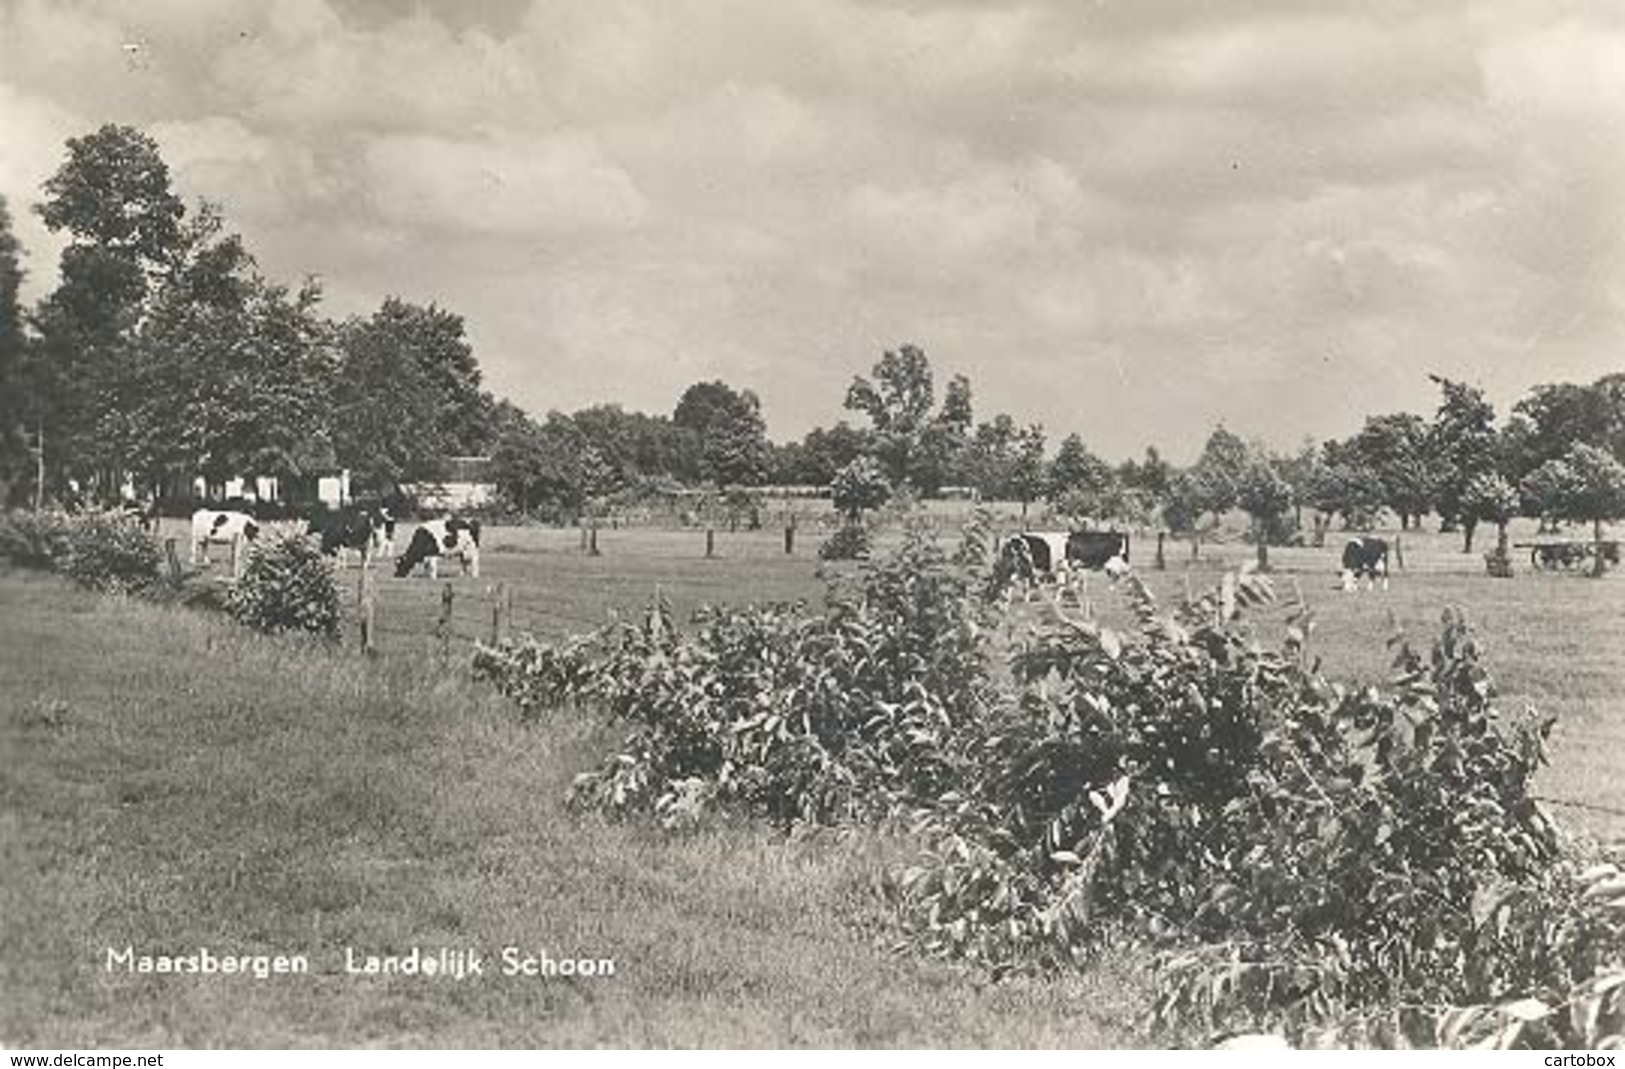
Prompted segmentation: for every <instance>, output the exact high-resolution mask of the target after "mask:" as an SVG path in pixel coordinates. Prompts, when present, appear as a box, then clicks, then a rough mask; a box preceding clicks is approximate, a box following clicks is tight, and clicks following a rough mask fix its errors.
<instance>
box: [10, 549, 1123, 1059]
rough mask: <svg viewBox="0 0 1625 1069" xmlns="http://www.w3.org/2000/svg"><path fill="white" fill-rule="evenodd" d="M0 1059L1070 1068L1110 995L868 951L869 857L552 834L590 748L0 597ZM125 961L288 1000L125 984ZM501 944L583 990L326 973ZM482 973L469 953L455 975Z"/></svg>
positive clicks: (574, 729)
mask: <svg viewBox="0 0 1625 1069" xmlns="http://www.w3.org/2000/svg"><path fill="white" fill-rule="evenodd" d="M0 605H3V611H0V710H3V714H4V715H3V717H0V755H3V758H0V874H3V875H0V1042H3V1043H4V1044H5V1045H7V1046H13V1047H16V1046H32V1047H85V1046H133V1047H149V1046H156V1047H192V1046H211V1045H228V1046H256V1047H258V1046H279V1045H306V1044H308V1045H324V1046H326V1045H338V1046H350V1045H375V1044H382V1045H402V1046H417V1045H429V1046H442V1045H443V1046H486V1045H504V1046H573V1045H632V1046H646V1045H660V1046H665V1045H676V1046H757V1045H774V1046H779V1045H818V1046H876V1045H879V1046H887V1045H904V1046H922V1045H923V1046H934V1045H942V1044H946V1045H951V1046H959V1045H1001V1046H1005V1045H1015V1046H1029V1045H1040V1046H1043V1045H1064V1046H1085V1047H1087V1046H1100V1045H1117V1044H1121V1043H1126V1042H1132V1041H1133V1035H1132V1033H1131V1031H1130V1028H1129V1024H1128V1023H1129V1021H1130V1020H1131V1019H1132V1017H1133V1015H1134V1014H1135V1013H1136V1012H1137V1011H1138V1008H1139V1005H1140V1002H1139V1000H1138V999H1136V998H1135V997H1134V994H1133V978H1132V976H1131V975H1130V974H1129V973H1128V972H1127V971H1126V970H1125V971H1114V970H1107V971H1106V972H1104V973H1101V974H1097V975H1093V976H1090V977H1085V978H1080V979H1077V980H1073V981H1069V982H1067V983H1064V984H1058V985H1045V984H1037V983H1028V982H1022V983H1005V984H999V985H995V986H986V985H984V984H983V983H981V982H980V981H979V980H977V979H975V978H973V977H971V976H969V975H967V974H965V973H963V972H961V971H959V970H956V969H953V968H949V967H945V966H939V965H933V964H930V963H924V962H920V961H916V960H912V959H908V958H902V957H898V956H895V955H893V954H891V953H889V952H887V951H885V950H883V949H881V948H879V947H878V946H877V943H876V940H877V938H879V937H880V933H879V930H878V929H877V924H876V922H877V917H876V915H875V913H874V907H873V904H872V898H871V896H870V893H869V892H868V890H867V889H866V883H865V881H866V880H867V879H869V876H870V874H871V873H872V872H873V871H874V864H873V861H872V856H873V854H874V852H875V851H878V850H883V849H885V844H883V843H879V842H876V841H873V840H868V839H865V838H862V837H851V838H846V839H841V840H833V839H832V840H829V841H815V842H810V843H808V842H799V843H787V842H783V841H779V840H776V839H774V838H773V837H771V836H769V835H768V834H766V833H764V832H760V831H757V830H752V829H748V828H743V829H731V830H722V831H717V832H712V833H708V834H705V835H700V836H696V837H689V838H681V839H668V838H664V837H661V836H657V835H654V834H652V833H649V832H646V831H643V830H640V829H638V828H636V827H618V826H609V825H605V824H602V823H599V822H597V821H594V820H580V819H577V818H575V817H573V816H570V815H568V814H566V813H564V812H563V811H562V810H561V806H560V799H561V797H562V796H563V794H564V792H565V789H566V787H567V785H568V782H569V780H570V778H571V776H573V775H574V774H575V773H577V772H579V771H581V770H583V769H584V768H585V767H587V766H588V765H590V764H592V763H595V761H596V759H597V756H598V755H599V754H600V753H601V752H602V748H603V746H604V745H605V740H604V739H603V738H601V737H598V736H595V734H594V731H593V730H592V729H591V728H590V727H587V726H584V725H583V724H582V723H581V722H579V721H578V720H576V719H574V718H565V719H561V720H559V721H555V722H550V723H548V724H545V725H543V726H540V727H538V728H536V729H522V728H520V727H518V726H517V725H516V724H515V723H514V722H513V718H512V716H511V714H510V712H509V710H508V709H506V708H505V707H504V706H503V705H502V704H501V703H500V702H499V701H497V700H496V699H494V698H492V697H489V696H487V695H485V694H484V693H482V692H481V691H479V690H477V689H475V688H473V687H472V686H470V685H469V684H467V683H465V682H463V681H461V680H460V679H458V678H456V677H455V676H454V675H448V674H443V673H441V672H440V671H438V670H437V669H436V667H435V666H434V665H433V664H432V663H428V662H419V661H414V660H412V659H410V658H405V657H395V658H381V659H379V660H377V661H375V662H370V663H369V662H365V661H363V660H362V659H361V658H360V657H358V656H356V655H355V654H354V653H353V652H352V651H347V650H345V651H331V650H323V649H320V648H313V647H311V646H309V645H306V644H303V643H298V642H291V641H268V640H263V639H259V638H256V637H254V636H253V635H251V634H249V633H247V632H246V631H243V630H241V629H239V628H236V627H235V626H234V625H232V624H230V623H229V622H227V621H225V620H222V619H216V618H208V617H204V616H202V615H199V614H192V613H186V612H184V611H178V610H163V609H159V608H155V607H153V606H150V605H145V604H139V603H133V602H122V601H116V600H98V599H96V598H94V597H91V596H89V595H86V594H83V593H80V592H76V591H73V590H71V589H70V588H68V587H66V586H65V585H63V584H62V583H61V582H59V581H58V580H55V579H52V578H48V577H37V576H30V575H26V574H22V573H14V574H11V575H6V576H0ZM126 945H133V946H134V947H135V948H136V950H137V953H142V952H145V953H150V954H159V953H166V954H186V953H192V952H195V950H196V948H198V947H199V946H208V947H210V948H211V949H212V950H213V952H214V953H216V954H222V953H228V952H229V953H243V954H260V953H263V954H276V953H284V954H295V953H300V954H306V955H308V956H309V960H310V963H311V968H312V974H311V975H307V976H283V977H272V978H270V979H267V980H255V979H250V978H246V977H223V976H214V977H199V976H139V975H129V974H127V973H122V972H115V973H111V974H110V973H108V972H106V971H105V969H104V966H105V958H106V953H107V948H109V947H116V948H122V947H124V946H126ZM413 945H418V946H423V947H425V948H435V947H439V946H442V945H445V946H452V947H475V948H482V949H483V950H485V951H486V952H488V954H495V953H497V952H498V949H499V948H501V947H503V946H507V945H514V946H518V947H520V948H523V949H524V952H526V953H533V952H535V951H542V950H545V951H546V952H547V953H548V954H549V955H550V956H553V957H555V958H560V957H566V956H572V957H574V956H586V957H593V958H599V957H608V958H612V959H613V960H614V961H615V962H616V974H615V976H614V977H613V978H610V979H602V978H600V979H593V980H576V981H567V980H562V979H551V980H543V979H532V978H524V977H511V978H504V977H501V976H487V977H485V978H483V979H480V980H468V981H465V982H462V983H458V982H456V981H450V980H428V979H422V978H416V979H414V978H408V977H394V978H389V979H382V978H371V977H359V976H347V975H345V974H344V973H343V972H342V963H343V948H344V947H345V946H353V947H355V948H357V951H358V953H363V954H364V953H368V952H371V953H377V954H382V953H386V952H393V953H404V952H406V951H407V950H408V949H409V948H410V947H411V946H413ZM494 968H496V963H495V961H494V960H493V959H492V958H490V957H488V958H487V971H488V972H489V971H490V970H492V969H494Z"/></svg>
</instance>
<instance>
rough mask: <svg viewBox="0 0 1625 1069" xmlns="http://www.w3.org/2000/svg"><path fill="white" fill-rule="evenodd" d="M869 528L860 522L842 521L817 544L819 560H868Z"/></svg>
mask: <svg viewBox="0 0 1625 1069" xmlns="http://www.w3.org/2000/svg"><path fill="white" fill-rule="evenodd" d="M869 552H870V546H869V528H867V527H865V526H864V525H863V524H861V523H843V524H841V526H840V527H838V528H836V529H835V531H834V532H833V533H832V534H831V535H830V536H829V537H828V538H826V539H824V540H823V541H822V542H820V543H819V544H818V557H819V559H820V560H868V559H869Z"/></svg>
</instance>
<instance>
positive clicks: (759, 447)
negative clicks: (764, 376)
mask: <svg viewBox="0 0 1625 1069" xmlns="http://www.w3.org/2000/svg"><path fill="white" fill-rule="evenodd" d="M672 423H673V425H675V426H676V427H678V428H680V429H682V430H685V431H688V432H690V433H692V434H693V435H695V436H696V438H697V439H698V441H699V443H700V458H701V461H700V467H701V470H700V474H701V475H702V477H704V478H706V479H709V480H710V481H712V482H714V483H716V484H717V485H718V486H757V485H760V484H761V483H762V482H763V481H764V480H765V479H766V478H767V474H768V460H769V454H768V441H767V424H766V423H765V422H764V421H763V419H762V405H761V401H760V400H758V399H757V397H756V395H755V394H754V393H752V392H751V391H750V390H735V389H734V388H733V387H731V386H729V385H728V384H727V383H725V382H720V381H719V382H699V383H695V384H694V385H693V386H690V387H689V388H688V389H687V390H685V391H683V396H682V398H681V399H679V400H678V402H677V408H676V410H675V411H674V412H673V413H672Z"/></svg>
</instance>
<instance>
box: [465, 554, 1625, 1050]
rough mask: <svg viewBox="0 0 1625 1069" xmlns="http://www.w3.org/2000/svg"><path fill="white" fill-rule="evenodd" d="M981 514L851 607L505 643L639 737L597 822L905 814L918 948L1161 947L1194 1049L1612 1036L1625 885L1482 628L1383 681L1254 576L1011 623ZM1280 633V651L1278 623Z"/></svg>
mask: <svg viewBox="0 0 1625 1069" xmlns="http://www.w3.org/2000/svg"><path fill="white" fill-rule="evenodd" d="M989 544H990V543H989V539H988V537H987V533H986V527H985V526H984V525H982V524H979V523H978V524H973V525H972V526H971V528H970V529H969V530H968V531H967V534H966V539H965V541H964V543H963V545H962V546H961V547H960V549H959V551H958V552H957V553H956V554H954V555H953V556H951V557H950V556H948V555H946V554H944V553H943V552H941V551H940V550H939V549H938V548H937V546H936V545H935V543H934V542H933V541H932V540H931V539H930V538H929V537H926V536H924V535H919V534H916V535H914V536H912V537H910V538H909V540H908V541H907V543H906V544H905V546H904V548H903V549H902V550H901V551H900V552H899V553H898V554H896V555H895V556H893V557H891V558H888V559H886V560H884V561H878V562H874V563H872V564H870V565H868V566H866V568H865V569H864V570H863V571H862V572H861V573H860V574H859V575H858V576H856V577H852V578H848V579H846V580H841V581H838V582H837V583H836V584H835V585H834V586H833V587H832V589H831V592H830V596H829V600H828V604H827V605H826V606H825V607H824V608H823V609H822V610H821V611H815V610H812V609H809V608H808V607H806V606H769V607H757V608H748V609H717V610H709V611H707V612H705V613H703V614H702V615H701V616H700V617H699V619H698V620H697V621H696V627H695V629H694V630H693V631H692V632H684V631H681V630H680V629H679V628H677V627H676V626H675V625H674V623H673V621H672V620H671V617H670V613H669V611H668V610H667V609H666V607H665V606H663V605H660V604H656V605H655V606H653V607H651V610H650V611H649V613H648V614H646V616H645V617H644V618H643V619H641V620H638V621H632V622H625V623H621V624H617V625H615V626H612V627H610V628H607V629H605V630H603V631H600V632H597V633H595V634H593V635H590V636H585V637H582V638H578V639H575V640H572V641H570V642H567V643H564V644H560V645H549V644H544V643H539V642H537V641H535V640H533V639H529V638H520V639H517V640H515V641H512V642H509V643H507V644H504V645H501V646H496V647H481V648H480V649H479V650H478V652H477V653H476V669H477V671H478V672H479V673H480V674H482V675H484V676H485V677H487V678H489V679H491V680H492V681H493V682H494V683H495V684H496V685H497V686H498V687H499V688H500V689H502V690H503V691H504V692H506V693H508V694H510V695H512V696H513V697H514V698H515V699H516V700H517V702H518V703H519V705H520V706H521V708H522V709H523V710H524V711H525V713H526V715H528V716H531V717H536V716H540V715H543V714H544V713H545V712H547V711H549V710H553V709H557V708H561V707H565V706H570V705H585V706H588V707H590V708H593V709H602V710H604V711H606V712H607V713H608V714H609V715H610V716H611V717H613V718H614V719H615V720H616V721H618V722H621V723H623V724H625V725H626V727H627V733H626V736H625V739H624V741H623V743H622V744H621V745H620V746H619V747H618V748H617V752H615V753H614V754H612V755H610V756H609V757H608V758H607V759H606V761H605V762H604V763H603V765H602V766H601V767H600V768H598V769H597V770H594V771H592V772H589V773H587V774H586V775H584V776H582V777H580V779H579V780H578V781H577V783H576V785H575V788H574V790H573V793H572V801H573V803H574V804H575V805H577V806H582V807H589V808H595V809H600V810H605V811H608V812H610V813H613V814H618V815H624V814H629V813H638V812H641V813H648V814H652V815H654V816H655V817H656V818H657V819H659V820H660V821H661V822H663V823H665V824H668V825H677V824H682V823H687V822H690V821H693V820H696V819H702V818H703V817H704V815H705V814H706V813H708V812H710V811H713V810H717V809H732V810H738V811H744V812H749V813H753V814H756V815H759V816H763V817H766V818H769V819H772V820H775V821H778V822H780V823H781V824H789V823H793V822H804V823H812V824H824V825H827V824H841V823H849V822H873V821H879V820H889V821H892V822H894V823H900V824H903V825H906V826H907V827H908V828H910V829H911V830H912V833H913V835H914V836H915V840H914V841H916V842H917V843H918V844H919V849H918V851H917V856H916V857H914V858H912V859H911V861H910V863H909V864H907V865H906V866H904V867H902V868H901V869H900V870H899V871H895V872H892V873H890V874H889V876H888V878H887V879H886V880H885V881H884V887H885V893H886V897H887V900H888V902H889V904H890V906H891V908H892V910H893V911H894V913H895V916H896V918H897V924H898V927H899V929H900V931H901V932H902V934H903V937H904V941H905V942H906V943H907V944H909V945H912V946H914V947H915V948H917V949H919V950H920V951H922V952H925V953H929V954H937V955H943V956H950V957H954V958H959V959H963V960H968V961H970V962H973V963H976V964H978V965H980V966H982V967H985V968H986V969H988V970H989V971H990V972H992V973H993V974H994V975H1002V974H1003V973H1005V972H1009V971H1012V970H1019V971H1044V970H1053V969H1058V968H1069V967H1074V966H1076V965H1079V964H1082V963H1085V962H1087V961H1088V960H1090V958H1091V957H1092V956H1093V955H1094V954H1095V953H1096V952H1097V951H1098V950H1099V949H1101V948H1102V947H1103V946H1105V945H1107V944H1108V943H1111V942H1124V941H1127V942H1131V943H1133V944H1136V945H1140V946H1143V947H1145V948H1146V949H1147V951H1148V952H1149V953H1151V954H1153V955H1155V959H1156V963H1157V967H1156V975H1157V978H1158V979H1157V983H1158V990H1159V997H1158V1000H1157V1004H1156V1006H1155V1008H1154V1011H1153V1014H1152V1020H1153V1023H1154V1024H1155V1025H1156V1026H1157V1027H1159V1028H1162V1029H1165V1030H1169V1031H1168V1032H1167V1034H1176V1035H1197V1034H1210V1033H1217V1032H1226V1031H1238V1030H1241V1031H1246V1030H1262V1029H1269V1030H1274V1031H1282V1032H1285V1033H1286V1034H1288V1035H1290V1036H1291V1037H1292V1038H1293V1039H1294V1040H1295V1041H1297V1042H1299V1043H1319V1044H1333V1045H1336V1044H1347V1043H1366V1044H1379V1045H1437V1044H1442V1045H1468V1044H1472V1043H1487V1044H1493V1045H1569V1046H1581V1045H1584V1046H1594V1045H1596V1044H1598V1043H1600V1042H1603V1041H1604V1040H1605V1039H1607V1038H1608V1037H1609V1036H1612V1035H1617V1034H1618V1033H1619V1032H1620V1031H1621V1028H1622V1016H1625V996H1622V995H1621V991H1625V877H1621V876H1620V874H1619V871H1618V869H1617V868H1616V867H1613V864H1612V862H1608V861H1605V860H1602V859H1596V858H1585V857H1583V856H1582V855H1581V854H1580V853H1579V852H1578V850H1577V848H1575V847H1573V846H1572V845H1567V844H1566V843H1565V841H1564V840H1563V838H1562V837H1561V836H1560V833H1559V831H1558V829H1557V828H1556V827H1555V826H1554V825H1553V824H1552V823H1551V822H1550V821H1549V820H1548V819H1547V817H1546V816H1545V815H1544V813H1543V812H1542V811H1541V809H1540V808H1539V807H1538V805H1537V804H1536V803H1535V801H1534V799H1533V798H1532V796H1531V794H1530V781H1531V778H1532V777H1533V775H1534V773H1535V771H1536V770H1537V768H1538V767H1539V766H1540V765H1541V763H1542V762H1543V761H1544V759H1545V749H1544V742H1545V738H1546V734H1547V732H1548V731H1549V730H1550V728H1551V719H1550V718H1542V717H1540V716H1538V715H1536V714H1535V713H1533V712H1531V711H1525V712H1521V713H1515V712H1512V711H1509V710H1507V709H1504V708H1501V707H1500V706H1498V705H1497V703H1496V699H1495V689H1494V686H1493V683H1492V681H1491V679H1490V676H1489V674H1488V672H1487V670H1486V669H1485V668H1484V666H1483V664H1482V663H1481V651H1480V649H1479V647H1478V645H1477V644H1476V642H1475V640H1474V639H1473V637H1472V634H1471V631H1470V629H1469V627H1468V624H1467V621H1466V620H1465V618H1464V617H1463V616H1462V614H1460V613H1459V612H1457V611H1455V610H1447V611H1445V612H1443V613H1442V614H1441V620H1440V633H1439V635H1438V637H1437V638H1436V639H1435V640H1434V641H1432V642H1431V644H1429V645H1428V646H1427V647H1425V648H1423V649H1421V650H1419V649H1418V648H1417V647H1416V646H1415V645H1413V643H1412V642H1411V641H1410V640H1408V639H1407V638H1406V637H1405V636H1403V635H1396V636H1395V637H1394V638H1393V640H1392V643H1391V645H1392V648H1393V651H1394V655H1393V666H1394V678H1393V681H1392V683H1391V685H1389V686H1387V687H1382V688H1379V687H1359V688H1350V687H1345V686H1343V685H1340V684H1337V683H1335V682H1332V681H1329V680H1327V679H1326V678H1324V676H1323V675H1322V674H1321V673H1320V671H1319V670H1318V665H1317V664H1316V663H1315V662H1314V661H1313V659H1312V658H1311V655H1310V636H1311V634H1312V631H1313V626H1314V620H1313V614H1312V613H1311V612H1310V611H1309V609H1308V608H1307V607H1306V606H1304V605H1302V604H1297V603H1293V604H1289V605H1286V606H1285V607H1284V608H1282V607H1275V608H1272V606H1273V602H1274V598H1273V592H1272V589H1271V587H1270V585H1269V582H1268V580H1267V578H1265V577H1263V576H1260V575H1255V574H1241V575H1230V576H1227V577H1226V578H1225V580H1224V582H1223V583H1222V584H1221V585H1220V586H1219V587H1218V588H1217V589H1215V590H1214V591H1211V592H1209V593H1207V594H1204V595H1203V596H1201V597H1198V598H1194V599H1192V600H1190V601H1189V602H1188V603H1186V604H1183V605H1180V606H1178V607H1176V608H1174V609H1173V610H1172V611H1164V610H1163V609H1162V608H1161V607H1160V606H1158V605H1157V603H1156V602H1155V600H1154V599H1153V598H1152V596H1151V593H1150V592H1149V590H1147V589H1146V588H1145V586H1144V585H1143V584H1141V583H1139V582H1138V580H1136V579H1134V578H1132V577H1130V578H1129V579H1127V580H1125V581H1124V582H1123V583H1122V584H1120V585H1119V589H1120V590H1121V591H1122V592H1123V597H1124V598H1125V599H1126V600H1127V603H1128V605H1129V607H1130V608H1131V609H1132V610H1133V615H1134V619H1135V621H1136V623H1135V626H1134V627H1133V628H1131V629H1129V630H1128V631H1127V632H1122V633H1120V632H1117V631H1114V630H1111V629H1108V628H1105V627H1102V626H1100V625H1099V624H1098V623H1097V622H1096V621H1094V620H1093V619H1091V618H1089V617H1088V616H1087V615H1085V614H1084V613H1082V612H1080V611H1079V610H1078V609H1076V608H1075V607H1073V606H1070V605H1069V604H1068V603H1067V601H1066V599H1065V598H1064V596H1059V595H1057V596H1046V597H1042V598H1041V599H1040V602H1039V604H1038V606H1037V607H1036V608H1035V607H1033V606H1031V605H1027V604H1026V603H1025V600H1024V605H1023V608H1021V609H1019V610H1017V609H1014V608H1013V607H1012V601H1011V598H1010V596H1009V583H1008V577H1007V576H1004V575H1002V574H1000V573H999V572H997V571H996V570H995V569H994V568H993V567H992V566H991V563H990V554H989V552H988V549H989ZM1270 611H1279V612H1284V614H1285V616H1286V619H1285V621H1284V622H1285V623H1286V638H1285V641H1284V643H1282V644H1281V645H1280V646H1279V647H1278V648H1271V647H1267V646H1265V645H1264V644H1263V643H1261V642H1260V641H1258V639H1257V638H1256V637H1255V634H1254V632H1253V631H1252V629H1251V628H1250V626H1249V622H1248V621H1249V617H1250V615H1253V614H1256V613H1259V612H1270Z"/></svg>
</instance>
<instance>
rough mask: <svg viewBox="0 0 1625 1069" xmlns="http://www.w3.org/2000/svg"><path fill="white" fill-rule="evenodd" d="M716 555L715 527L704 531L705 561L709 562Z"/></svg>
mask: <svg viewBox="0 0 1625 1069" xmlns="http://www.w3.org/2000/svg"><path fill="white" fill-rule="evenodd" d="M716 555H717V531H716V528H715V527H707V528H706V529H705V559H706V560H710V559H711V558H712V557H715V556H716Z"/></svg>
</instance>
